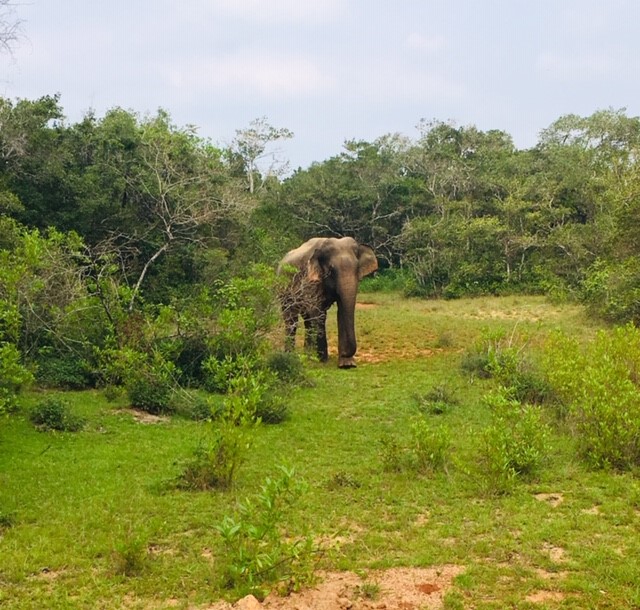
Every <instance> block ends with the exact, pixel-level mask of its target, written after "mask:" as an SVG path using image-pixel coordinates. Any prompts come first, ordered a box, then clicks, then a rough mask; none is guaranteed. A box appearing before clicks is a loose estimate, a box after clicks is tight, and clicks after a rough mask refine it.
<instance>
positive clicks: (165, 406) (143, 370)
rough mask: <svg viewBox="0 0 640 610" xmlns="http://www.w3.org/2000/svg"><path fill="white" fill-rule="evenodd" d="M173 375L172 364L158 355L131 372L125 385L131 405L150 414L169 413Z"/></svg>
mask: <svg viewBox="0 0 640 610" xmlns="http://www.w3.org/2000/svg"><path fill="white" fill-rule="evenodd" d="M175 374H176V369H175V366H174V365H173V363H171V362H167V361H166V360H164V359H163V358H162V357H161V356H159V355H158V354H156V355H155V357H154V359H153V361H152V362H147V363H145V364H144V365H142V366H140V367H139V368H138V369H137V370H135V371H131V372H130V373H129V377H128V379H127V381H126V384H125V387H126V389H127V394H128V395H129V400H130V401H131V405H132V406H134V407H136V408H138V409H142V410H143V411H146V412H147V413H152V414H159V413H166V412H167V411H170V410H171V398H172V395H173V387H174V377H175Z"/></svg>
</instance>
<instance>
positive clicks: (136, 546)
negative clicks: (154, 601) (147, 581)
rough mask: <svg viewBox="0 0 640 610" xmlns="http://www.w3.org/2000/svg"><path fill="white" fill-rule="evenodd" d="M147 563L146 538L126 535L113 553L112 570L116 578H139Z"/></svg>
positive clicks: (147, 549)
mask: <svg viewBox="0 0 640 610" xmlns="http://www.w3.org/2000/svg"><path fill="white" fill-rule="evenodd" d="M148 562H149V548H148V544H147V540H146V538H144V537H142V536H136V535H131V534H129V535H127V536H126V538H125V540H124V541H122V542H121V543H119V544H117V545H116V547H115V549H114V551H113V564H114V565H113V570H114V572H115V574H117V575H118V576H126V577H127V578H131V577H134V576H139V575H140V574H141V573H142V572H143V571H144V569H145V568H146V566H147V564H148Z"/></svg>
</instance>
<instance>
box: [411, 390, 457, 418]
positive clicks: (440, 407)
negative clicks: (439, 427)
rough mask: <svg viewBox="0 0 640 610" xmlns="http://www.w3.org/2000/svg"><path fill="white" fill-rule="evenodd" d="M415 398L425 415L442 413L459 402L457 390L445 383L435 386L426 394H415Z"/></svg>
mask: <svg viewBox="0 0 640 610" xmlns="http://www.w3.org/2000/svg"><path fill="white" fill-rule="evenodd" d="M413 398H414V400H415V401H416V403H417V405H418V409H419V410H420V411H421V412H422V413H424V414H425V415H442V414H444V413H447V412H448V411H449V410H450V408H451V407H452V406H453V405H457V404H458V402H459V401H458V398H457V397H456V395H455V392H454V391H453V390H452V389H451V388H450V387H449V386H448V385H447V384H444V383H442V384H439V385H435V386H433V387H432V388H431V389H430V390H429V391H428V392H425V393H424V394H414V396H413Z"/></svg>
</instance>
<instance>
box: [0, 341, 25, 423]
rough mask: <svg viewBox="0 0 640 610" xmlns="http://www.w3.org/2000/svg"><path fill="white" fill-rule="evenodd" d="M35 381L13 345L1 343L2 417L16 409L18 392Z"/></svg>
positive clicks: (0, 394) (0, 401)
mask: <svg viewBox="0 0 640 610" xmlns="http://www.w3.org/2000/svg"><path fill="white" fill-rule="evenodd" d="M32 381H33V375H32V374H31V372H30V371H29V370H28V369H27V368H26V367H24V366H23V365H22V364H21V362H20V352H19V351H18V349H17V348H16V346H15V345H14V344H13V343H2V342H0V415H2V414H3V413H4V412H6V411H8V410H10V409H12V408H13V407H15V404H16V402H15V401H16V397H17V395H18V392H20V390H21V389H22V388H23V387H24V386H25V385H27V384H28V383H31V382H32Z"/></svg>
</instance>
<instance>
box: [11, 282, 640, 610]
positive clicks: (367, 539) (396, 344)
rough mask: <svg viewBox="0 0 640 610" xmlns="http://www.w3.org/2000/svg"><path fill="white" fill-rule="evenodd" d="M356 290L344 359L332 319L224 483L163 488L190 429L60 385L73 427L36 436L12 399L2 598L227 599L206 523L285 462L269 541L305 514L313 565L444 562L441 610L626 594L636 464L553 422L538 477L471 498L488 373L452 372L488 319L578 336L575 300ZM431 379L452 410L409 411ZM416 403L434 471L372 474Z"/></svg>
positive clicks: (516, 328)
mask: <svg viewBox="0 0 640 610" xmlns="http://www.w3.org/2000/svg"><path fill="white" fill-rule="evenodd" d="M359 301H360V304H359V308H358V312H357V322H356V324H357V332H358V338H359V353H358V362H359V366H358V368H357V369H354V370H349V371H342V370H338V369H337V367H336V360H335V335H336V332H335V328H333V327H332V328H331V329H330V339H331V340H330V344H333V345H334V347H333V355H332V358H331V359H330V361H329V363H328V364H326V365H318V364H311V365H309V368H310V377H311V378H312V381H313V383H312V384H309V385H307V386H305V387H301V388H298V389H296V390H295V391H294V392H293V394H292V395H291V396H290V398H289V402H290V406H291V417H290V418H289V419H288V420H287V421H286V422H284V423H282V424H279V425H274V426H266V425H263V426H260V427H259V428H258V429H257V430H256V431H255V432H254V440H253V443H252V446H251V448H250V451H249V453H248V456H247V459H246V462H245V463H244V464H243V465H242V467H241V469H240V471H239V474H238V480H237V483H236V485H235V486H234V488H233V489H232V490H230V491H225V492H217V491H207V492H195V491H185V490H181V489H178V488H176V486H175V485H174V484H173V483H174V481H175V480H176V478H177V477H178V475H179V474H180V472H181V469H182V467H183V464H184V462H185V460H186V459H188V458H189V456H190V455H191V454H192V452H193V451H194V449H195V447H196V446H197V445H198V443H199V442H201V441H202V439H203V438H206V435H207V433H208V425H207V424H206V423H198V422H193V421H189V420H186V419H182V418H180V417H176V416H174V417H173V418H167V419H164V420H160V421H158V422H155V423H144V422H141V421H139V420H138V419H136V418H135V417H134V415H133V414H132V412H131V411H130V410H129V409H127V404H126V401H125V400H124V399H120V400H119V401H116V402H108V401H107V400H106V399H105V398H104V396H103V395H102V393H101V392H98V391H92V392H78V393H67V394H66V395H65V398H66V399H67V400H68V401H70V403H71V404H72V406H73V408H74V411H75V412H76V413H78V414H80V415H82V416H84V417H85V418H86V419H87V422H88V424H87V426H86V427H85V429H84V430H82V431H81V432H77V433H51V432H39V431H37V430H36V429H35V428H34V427H33V425H32V424H31V423H30V422H29V420H28V418H27V417H26V413H27V412H28V409H29V408H30V406H32V405H33V404H35V403H36V402H37V401H38V400H40V399H41V398H42V396H41V395H40V394H37V393H32V394H30V395H28V396H25V397H24V399H23V401H22V402H23V406H22V410H21V412H20V413H17V414H13V415H11V416H9V417H7V418H5V419H3V420H2V421H0V607H2V608H34V609H35V608H39V609H40V608H165V607H167V608H168V607H177V608H206V607H207V606H208V605H210V604H212V603H213V602H215V601H216V600H218V599H220V598H222V597H225V596H229V594H230V593H229V592H228V591H225V590H224V589H223V587H222V584H221V581H220V565H221V563H222V561H223V557H222V555H221V553H222V546H221V541H220V536H219V534H218V533H217V531H216V529H215V525H216V524H217V523H219V522H220V521H221V520H222V519H223V517H224V516H225V515H233V514H235V512H236V506H237V503H238V501H241V500H242V499H244V498H246V497H247V496H251V495H252V494H255V493H256V491H257V490H258V489H259V488H260V485H261V483H262V482H263V481H264V480H265V477H269V476H274V473H275V472H276V471H277V468H278V465H281V464H284V465H287V466H288V467H294V468H295V471H296V473H297V476H298V477H299V478H301V479H304V481H306V483H307V486H308V488H307V492H306V493H305V494H304V495H303V496H302V497H301V498H300V500H299V501H298V502H296V503H295V504H294V505H293V507H292V509H291V513H290V514H289V516H288V517H287V531H285V532H283V536H287V535H295V533H296V532H300V531H302V530H304V529H305V528H306V530H307V531H309V532H311V533H312V534H313V537H314V539H315V540H317V541H322V542H321V543H322V544H323V545H324V546H325V547H327V548H329V547H330V551H328V552H327V553H326V554H325V555H323V556H322V559H321V563H320V567H321V568H323V569H340V570H351V571H358V572H362V573H366V572H367V571H369V570H374V569H381V568H389V567H394V566H412V567H437V566H444V565H456V566H459V567H460V568H461V573H460V574H459V575H458V576H457V577H456V578H455V579H454V581H453V584H452V587H451V588H450V589H449V590H448V591H447V592H446V594H445V596H444V602H443V603H444V607H445V608H448V609H450V610H453V609H456V608H478V609H479V608H496V609H497V608H581V609H583V608H594V609H595V608H598V609H607V608H611V609H620V608H639V607H640V559H638V558H640V483H639V482H638V480H637V476H634V474H633V473H629V474H614V473H612V472H606V471H598V472H591V471H589V470H588V469H586V468H585V467H584V466H583V465H582V463H581V462H580V461H579V460H578V458H577V457H576V452H575V447H574V445H573V441H572V438H571V436H570V435H569V434H568V433H567V432H566V431H562V430H561V428H559V427H558V426H552V430H553V433H552V436H551V438H550V444H549V446H550V451H549V455H548V456H547V460H546V461H545V465H544V467H543V468H542V470H541V471H540V473H539V475H538V476H537V477H536V478H535V479H533V480H527V481H521V482H518V483H517V484H516V485H515V486H514V488H513V490H512V491H511V493H507V494H502V495H499V494H492V493H489V492H488V491H487V486H486V482H485V472H484V470H483V465H482V461H481V460H480V459H479V455H480V443H481V438H482V431H483V430H484V428H485V427H486V426H487V425H488V423H489V420H490V413H489V410H488V408H487V406H486V404H485V402H484V401H483V396H484V395H485V394H486V393H487V392H488V391H489V390H490V389H491V388H492V386H493V383H494V382H493V381H492V380H491V379H488V380H487V379H478V378H475V377H471V376H470V375H469V374H467V373H465V372H463V371H462V370H461V368H460V361H461V358H462V357H463V354H464V353H465V351H466V350H468V349H469V347H470V346H472V345H473V344H474V342H475V341H477V340H478V338H479V337H480V336H481V335H482V334H483V333H487V332H496V331H498V330H502V331H504V332H505V333H507V334H514V333H516V332H517V333H518V335H519V336H524V337H526V339H527V349H531V350H532V351H535V350H536V349H537V348H539V347H541V346H543V345H544V341H545V338H546V337H547V336H548V335H549V334H550V333H551V332H553V331H555V330H562V331H564V332H565V333H567V334H569V335H572V336H576V337H580V338H584V339H585V340H587V339H588V338H589V337H591V336H592V335H593V334H594V333H595V331H596V330H597V326H596V325H595V324H594V323H593V322H590V321H589V320H588V319H587V318H586V316H585V315H584V313H583V311H582V309H581V308H579V307H577V306H572V305H560V306H556V305H552V304H549V303H548V302H547V301H545V300H544V299H543V298H541V297H508V298H483V299H474V300H459V301H421V300H406V299H402V298H400V297H399V296H397V295H389V294H378V293H363V294H361V295H360V297H359ZM334 317H335V316H334V315H333V313H332V314H331V318H334ZM332 324H335V321H334V320H333V319H332ZM443 386H445V387H446V388H447V389H448V391H449V392H450V393H451V394H452V395H454V396H455V397H456V401H455V404H451V406H450V408H448V409H446V411H445V412H444V413H442V414H429V415H426V416H425V415H421V412H420V408H419V407H420V397H421V396H424V395H425V394H427V393H428V392H429V391H431V390H432V389H433V388H434V387H443ZM417 417H423V418H424V417H426V418H427V422H428V423H429V425H433V426H434V427H439V428H442V429H446V430H447V431H448V434H449V437H450V439H451V450H450V457H449V460H448V463H447V466H446V468H444V469H440V470H437V471H436V472H433V473H431V474H429V473H427V474H416V473H415V472H410V471H403V470H400V471H399V472H388V471H386V470H385V469H384V468H383V457H384V450H383V448H382V447H383V444H382V440H383V439H384V438H389V437H393V438H396V439H398V440H399V442H403V441H405V440H407V439H409V437H410V430H411V426H412V423H413V422H414V421H415V420H416V418H417ZM551 423H553V422H551ZM319 544H320V542H319ZM123 561H124V562H126V561H129V562H130V564H131V565H129V569H123V568H122V564H123Z"/></svg>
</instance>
